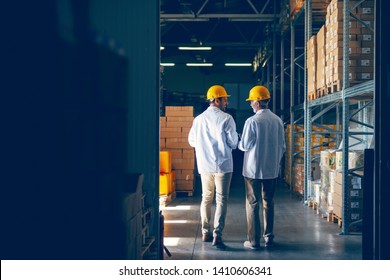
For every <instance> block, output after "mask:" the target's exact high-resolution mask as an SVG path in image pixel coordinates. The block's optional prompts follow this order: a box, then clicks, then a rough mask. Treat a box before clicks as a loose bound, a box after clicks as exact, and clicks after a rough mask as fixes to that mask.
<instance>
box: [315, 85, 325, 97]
mask: <svg viewBox="0 0 390 280" xmlns="http://www.w3.org/2000/svg"><path fill="white" fill-rule="evenodd" d="M325 95H328V87H325V86H324V87H321V88H319V89H317V98H320V97H323V96H325Z"/></svg>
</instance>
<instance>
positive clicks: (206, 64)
mask: <svg viewBox="0 0 390 280" xmlns="http://www.w3.org/2000/svg"><path fill="white" fill-rule="evenodd" d="M186 65H187V66H195V67H196V66H201V67H202V66H209V67H210V66H213V64H212V63H186Z"/></svg>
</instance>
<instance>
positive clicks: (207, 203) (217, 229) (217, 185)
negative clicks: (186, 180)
mask: <svg viewBox="0 0 390 280" xmlns="http://www.w3.org/2000/svg"><path fill="white" fill-rule="evenodd" d="M232 174H233V173H205V174H200V177H201V180H202V203H201V205H200V216H201V222H202V234H211V229H210V221H211V220H210V219H211V205H212V203H213V199H214V192H215V203H216V206H215V215H214V231H213V236H222V231H223V228H224V227H225V218H226V211H227V202H228V198H229V190H230V182H231V180H232Z"/></svg>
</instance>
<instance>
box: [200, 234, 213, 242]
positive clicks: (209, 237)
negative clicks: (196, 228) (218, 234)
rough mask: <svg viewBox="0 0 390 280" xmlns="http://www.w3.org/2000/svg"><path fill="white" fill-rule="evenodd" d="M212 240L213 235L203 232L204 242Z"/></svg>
mask: <svg viewBox="0 0 390 280" xmlns="http://www.w3.org/2000/svg"><path fill="white" fill-rule="evenodd" d="M211 240H213V237H212V236H211V234H203V235H202V241H203V242H211Z"/></svg>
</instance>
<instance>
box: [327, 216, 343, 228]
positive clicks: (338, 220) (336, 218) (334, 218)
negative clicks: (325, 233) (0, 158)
mask: <svg viewBox="0 0 390 280" xmlns="http://www.w3.org/2000/svg"><path fill="white" fill-rule="evenodd" d="M327 214H328V217H327V220H328V222H332V223H337V224H338V226H339V227H341V225H342V222H341V218H340V217H339V216H337V215H336V214H334V213H327Z"/></svg>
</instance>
